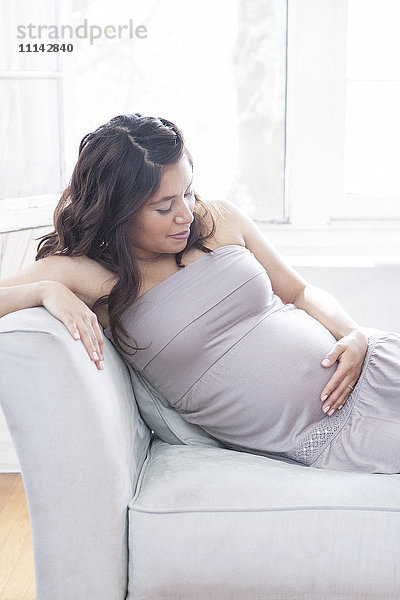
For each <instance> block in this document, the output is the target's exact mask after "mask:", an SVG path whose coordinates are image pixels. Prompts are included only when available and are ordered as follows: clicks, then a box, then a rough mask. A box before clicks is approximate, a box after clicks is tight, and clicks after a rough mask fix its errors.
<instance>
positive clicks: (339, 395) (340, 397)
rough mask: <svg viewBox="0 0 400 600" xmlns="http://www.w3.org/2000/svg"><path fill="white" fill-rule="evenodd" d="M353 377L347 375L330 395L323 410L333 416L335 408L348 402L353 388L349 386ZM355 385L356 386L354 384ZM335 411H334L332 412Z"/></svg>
mask: <svg viewBox="0 0 400 600" xmlns="http://www.w3.org/2000/svg"><path fill="white" fill-rule="evenodd" d="M348 381H349V382H350V381H351V379H350V378H348V377H346V379H344V380H343V381H342V382H341V383H340V384H339V385H338V386H337V387H336V388H335V389H334V390H333V391H332V392H331V393H330V394H329V395H328V398H327V400H325V402H324V403H323V405H322V410H323V411H324V412H325V413H326V414H327V415H329V416H332V414H333V412H334V411H335V410H338V409H339V407H341V406H343V405H344V404H345V403H346V402H347V399H348V397H349V396H350V394H351V393H352V390H351V389H350V388H349V385H351V384H350V383H347V382H348ZM353 387H354V386H353ZM332 411H333V412H332Z"/></svg>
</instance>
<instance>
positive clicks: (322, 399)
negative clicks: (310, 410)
mask: <svg viewBox="0 0 400 600" xmlns="http://www.w3.org/2000/svg"><path fill="white" fill-rule="evenodd" d="M327 397H328V394H325V396H322V398H321V402H323V401H324V400H326V399H327Z"/></svg>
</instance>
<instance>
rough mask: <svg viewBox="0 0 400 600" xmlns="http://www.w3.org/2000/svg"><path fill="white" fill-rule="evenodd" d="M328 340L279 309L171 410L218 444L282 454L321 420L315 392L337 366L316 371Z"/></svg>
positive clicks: (292, 311)
mask: <svg viewBox="0 0 400 600" xmlns="http://www.w3.org/2000/svg"><path fill="white" fill-rule="evenodd" d="M335 342H336V340H335V338H334V336H333V335H332V334H331V333H330V332H329V331H328V330H327V329H326V328H325V327H324V326H323V325H322V324H321V323H319V322H318V321H317V320H316V319H314V318H313V317H311V316H310V315H308V314H307V313H306V312H305V311H303V310H301V309H298V308H296V307H295V306H294V305H293V304H287V305H285V306H284V307H283V308H282V309H280V310H278V311H276V312H274V313H273V314H269V315H268V316H267V317H266V318H264V319H263V320H261V321H260V322H259V323H258V324H257V325H256V326H254V327H253V328H252V329H250V331H248V332H247V333H246V334H245V335H244V336H243V337H242V338H241V339H239V340H238V341H237V342H236V343H235V345H234V346H233V347H231V348H230V349H229V350H228V351H227V352H226V353H225V354H224V355H223V356H222V357H221V358H219V359H218V360H217V361H216V362H215V363H214V364H213V365H212V366H211V367H210V368H209V369H208V370H207V371H206V372H205V373H204V374H203V375H202V377H201V378H200V379H199V380H198V381H196V382H195V383H194V385H193V386H192V387H191V388H190V389H189V390H188V391H187V392H186V393H185V394H184V396H183V397H182V398H180V399H179V400H178V401H177V402H174V403H173V406H174V408H175V409H176V410H178V411H179V412H180V413H182V415H183V416H184V418H185V419H186V420H187V421H189V422H192V423H195V424H197V425H200V426H201V427H203V428H204V429H205V430H206V431H208V432H209V433H210V434H211V435H213V436H215V437H217V438H219V439H221V440H222V441H224V442H226V443H228V444H229V443H230V444H235V445H237V446H242V447H245V448H252V449H256V450H257V449H258V450H265V451H269V452H286V451H289V450H290V449H291V448H293V447H294V446H295V445H296V444H297V442H298V439H299V438H300V437H301V436H303V435H304V434H305V433H307V430H308V429H309V428H311V427H312V426H314V425H315V424H317V423H319V421H321V420H322V419H324V418H326V415H325V413H323V412H322V408H321V406H322V402H321V400H320V396H321V392H322V390H323V388H324V386H325V385H326V383H327V382H328V381H329V379H330V378H331V376H332V374H333V373H334V371H335V369H336V367H337V363H335V365H333V366H332V367H329V368H324V367H322V366H321V361H322V359H323V358H324V356H325V355H326V354H327V353H328V352H329V350H331V348H332V346H333V345H334V344H335Z"/></svg>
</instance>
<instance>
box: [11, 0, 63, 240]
mask: <svg viewBox="0 0 400 600" xmlns="http://www.w3.org/2000/svg"><path fill="white" fill-rule="evenodd" d="M55 12H56V22H57V23H67V22H69V21H70V20H71V14H72V4H71V0H64V1H63V2H58V0H55ZM58 65H59V66H58V69H57V70H55V71H39V70H37V71H35V70H31V71H24V70H13V71H0V81H1V80H4V79H19V80H24V79H54V80H56V82H57V114H58V121H59V132H60V140H59V152H60V181H61V182H62V185H64V184H65V180H66V158H65V148H66V146H67V145H68V130H67V128H66V127H65V122H66V117H65V107H66V106H67V103H66V102H65V97H66V95H67V94H68V93H69V90H68V85H66V80H67V81H68V79H67V78H68V75H69V72H70V68H69V67H68V61H67V58H65V57H64V56H63V53H62V52H60V53H59V54H58ZM61 192H62V190H61V189H60V190H58V191H57V192H56V193H54V194H36V195H34V196H27V197H17V198H3V199H0V234H3V233H10V232H13V231H25V230H27V229H36V228H40V227H43V226H47V225H52V224H53V213H54V209H55V207H56V205H57V203H58V201H59V199H60V195H61Z"/></svg>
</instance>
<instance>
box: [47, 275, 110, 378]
mask: <svg viewBox="0 0 400 600" xmlns="http://www.w3.org/2000/svg"><path fill="white" fill-rule="evenodd" d="M37 285H38V290H39V303H40V305H43V306H44V307H45V308H46V309H47V310H48V311H49V313H51V314H52V315H53V316H54V317H55V318H56V319H58V320H59V321H61V323H63V324H64V325H65V327H66V328H67V329H68V331H69V332H70V334H71V335H72V337H73V338H74V339H75V340H78V339H81V340H82V343H83V345H84V346H85V348H86V351H87V353H88V354H89V357H90V358H91V360H93V361H94V362H95V363H96V365H97V368H98V369H103V368H104V363H103V360H104V357H103V345H104V340H103V334H102V332H101V330H100V327H99V323H98V321H97V315H96V314H95V313H94V312H93V311H92V310H90V308H89V307H88V306H87V305H86V304H85V303H84V302H83V301H82V300H80V299H79V298H78V296H76V294H74V292H72V291H71V290H70V289H68V288H67V287H66V286H65V285H64V284H62V283H60V282H58V281H52V280H48V281H46V280H45V281H39V282H38V284H37Z"/></svg>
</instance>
